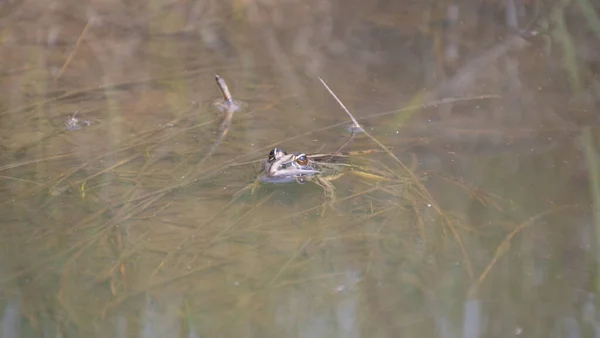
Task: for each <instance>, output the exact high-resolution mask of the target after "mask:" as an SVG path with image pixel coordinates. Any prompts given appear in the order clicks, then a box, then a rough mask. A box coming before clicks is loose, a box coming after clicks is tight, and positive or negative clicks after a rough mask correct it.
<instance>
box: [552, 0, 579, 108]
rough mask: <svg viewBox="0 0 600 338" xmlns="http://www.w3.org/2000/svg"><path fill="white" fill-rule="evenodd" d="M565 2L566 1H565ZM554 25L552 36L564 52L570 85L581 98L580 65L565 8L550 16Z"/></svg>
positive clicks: (560, 8)
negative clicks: (566, 19) (566, 20)
mask: <svg viewBox="0 0 600 338" xmlns="http://www.w3.org/2000/svg"><path fill="white" fill-rule="evenodd" d="M563 2H564V1H563ZM550 18H551V21H552V23H553V24H554V25H555V26H556V28H555V29H554V31H553V34H552V36H553V37H554V38H555V39H556V40H557V41H558V42H559V44H560V45H561V47H562V51H563V62H564V66H565V69H566V70H567V73H568V75H569V84H570V85H571V88H572V90H573V92H574V93H575V95H576V96H577V97H580V96H581V94H582V86H581V78H580V76H579V65H578V62H577V55H576V51H575V44H574V43H573V38H572V37H571V34H570V33H569V28H568V27H567V25H566V23H565V12H564V7H563V6H556V7H555V8H554V9H553V10H552V12H551V15H550Z"/></svg>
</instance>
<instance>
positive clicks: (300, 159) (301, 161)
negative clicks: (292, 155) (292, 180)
mask: <svg viewBox="0 0 600 338" xmlns="http://www.w3.org/2000/svg"><path fill="white" fill-rule="evenodd" d="M296 163H298V164H299V165H307V164H308V157H307V156H306V155H305V154H300V155H298V156H297V157H296Z"/></svg>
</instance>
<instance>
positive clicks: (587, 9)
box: [577, 0, 600, 40]
mask: <svg viewBox="0 0 600 338" xmlns="http://www.w3.org/2000/svg"><path fill="white" fill-rule="evenodd" d="M577 5H579V9H580V10H581V13H583V16H584V17H585V19H586V20H587V22H588V25H589V26H590V28H591V29H592V32H594V34H595V35H596V39H598V40H600V18H599V17H598V14H597V13H596V9H595V8H594V6H592V4H591V2H590V1H589V0H577Z"/></svg>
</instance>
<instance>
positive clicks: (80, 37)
mask: <svg viewBox="0 0 600 338" xmlns="http://www.w3.org/2000/svg"><path fill="white" fill-rule="evenodd" d="M90 23H91V20H88V22H87V23H86V24H85V27H83V30H82V31H81V34H80V35H79V38H77V42H75V48H73V51H72V52H71V54H69V57H68V58H67V60H66V61H65V63H64V64H63V66H62V68H61V69H60V71H59V72H58V74H56V76H55V77H54V80H55V81H56V80H58V79H59V78H60V77H61V76H62V75H63V73H64V72H65V70H66V69H67V67H69V65H70V64H71V61H72V60H73V57H74V56H75V53H76V52H77V50H78V49H79V46H81V42H82V41H83V37H84V36H85V33H86V32H87V30H88V29H89V28H90Z"/></svg>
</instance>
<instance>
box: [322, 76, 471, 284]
mask: <svg viewBox="0 0 600 338" xmlns="http://www.w3.org/2000/svg"><path fill="white" fill-rule="evenodd" d="M321 82H322V83H323V85H324V86H325V88H327V90H328V91H329V93H330V94H331V95H332V96H333V97H334V98H335V99H336V101H338V103H339V102H341V101H340V99H339V98H338V97H337V96H336V95H335V93H334V92H333V91H332V90H331V89H330V88H329V86H327V84H326V83H325V82H324V81H321ZM341 106H342V108H343V109H344V110H346V113H347V114H348V115H350V116H351V115H352V114H351V113H350V112H349V111H348V110H347V109H346V107H345V106H344V105H343V104H342V105H341ZM353 121H356V120H355V119H353ZM361 129H362V128H361ZM362 132H363V133H364V134H365V135H367V137H369V139H371V140H372V141H373V142H374V143H375V144H377V145H378V146H379V147H380V148H381V149H382V150H383V151H384V152H386V153H387V154H388V155H390V157H391V158H393V159H394V160H395V161H396V163H398V164H399V165H400V167H401V168H402V169H403V170H404V172H406V173H407V174H408V175H409V176H410V178H411V179H412V180H413V184H414V185H415V186H416V187H417V188H418V191H419V192H421V193H422V194H423V197H424V198H425V199H426V200H427V201H428V202H429V203H430V205H431V206H432V207H433V208H434V209H435V210H436V211H437V212H438V214H439V215H440V216H442V218H443V219H444V221H445V226H446V227H448V229H450V231H451V232H452V235H453V236H454V239H455V240H456V243H457V244H458V246H459V248H460V250H461V251H462V254H463V259H464V262H465V266H466V267H465V271H466V272H467V275H468V276H469V278H473V268H472V265H471V260H470V258H469V255H468V253H467V251H466V249H465V247H464V246H463V244H462V240H461V237H460V235H459V234H458V232H457V231H456V229H455V228H454V226H453V224H452V222H451V221H450V218H449V217H448V215H447V214H446V213H445V212H444V211H443V210H442V209H441V208H440V206H438V205H437V202H436V201H435V200H434V199H433V196H431V194H430V193H429V191H428V190H427V188H425V186H424V185H423V184H422V183H421V179H419V178H418V177H417V176H416V175H415V174H414V173H413V172H412V171H411V170H410V169H409V168H408V167H407V166H406V165H405V164H404V162H402V161H401V160H400V159H399V158H398V157H397V156H396V155H394V153H392V152H391V151H390V150H389V149H388V148H387V147H386V146H385V145H384V144H383V143H381V142H380V141H379V140H377V139H376V138H375V137H373V136H372V135H371V134H370V133H368V132H367V131H366V130H363V131H362Z"/></svg>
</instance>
